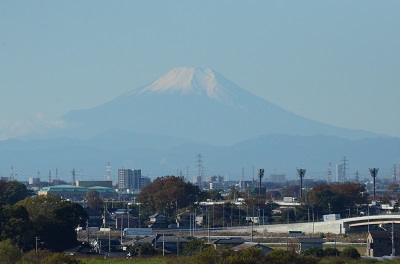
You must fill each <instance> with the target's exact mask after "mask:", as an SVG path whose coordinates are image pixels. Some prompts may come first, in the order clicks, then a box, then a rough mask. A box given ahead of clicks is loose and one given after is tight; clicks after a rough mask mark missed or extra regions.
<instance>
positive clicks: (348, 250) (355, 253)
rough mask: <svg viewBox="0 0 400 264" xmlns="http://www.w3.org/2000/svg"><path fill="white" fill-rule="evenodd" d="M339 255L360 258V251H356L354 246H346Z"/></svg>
mask: <svg viewBox="0 0 400 264" xmlns="http://www.w3.org/2000/svg"><path fill="white" fill-rule="evenodd" d="M341 255H342V256H343V257H346V258H353V259H357V258H360V253H358V250H357V249H356V248H355V247H346V248H345V249H344V250H343V251H342V254H341Z"/></svg>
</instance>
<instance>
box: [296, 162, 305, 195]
mask: <svg viewBox="0 0 400 264" xmlns="http://www.w3.org/2000/svg"><path fill="white" fill-rule="evenodd" d="M297 173H298V174H299V177H300V200H301V198H302V197H303V178H304V175H305V174H306V169H297Z"/></svg>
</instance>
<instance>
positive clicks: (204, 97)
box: [0, 67, 400, 180]
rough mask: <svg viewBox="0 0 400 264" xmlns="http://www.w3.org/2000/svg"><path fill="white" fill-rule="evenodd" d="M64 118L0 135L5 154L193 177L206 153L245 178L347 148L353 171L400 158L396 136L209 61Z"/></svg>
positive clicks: (28, 163)
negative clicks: (279, 93)
mask: <svg viewBox="0 0 400 264" xmlns="http://www.w3.org/2000/svg"><path fill="white" fill-rule="evenodd" d="M62 118H63V120H64V123H65V124H66V125H67V128H66V129H65V130H63V131H53V132H52V133H51V134H50V133H49V134H48V135H46V138H44V139H43V138H42V140H24V141H21V140H17V139H13V140H7V141H0V160H1V161H2V164H3V165H8V166H12V165H13V166H14V168H31V169H29V171H27V172H22V171H19V172H18V175H19V176H23V175H25V177H32V172H33V173H37V172H38V171H45V172H47V171H48V170H49V168H58V171H59V172H60V175H61V176H62V175H64V177H65V176H66V175H70V172H71V170H72V169H73V168H80V169H81V170H82V171H83V172H82V175H84V176H82V177H84V179H85V180H88V179H101V178H102V177H103V176H104V175H105V166H106V164H107V161H110V162H111V164H112V165H113V166H114V167H113V168H114V169H115V168H121V167H125V168H140V169H142V172H144V175H146V174H147V175H148V176H150V177H152V178H154V177H158V176H164V175H177V173H178V174H181V173H182V171H184V172H185V173H183V174H184V175H185V176H186V177H188V179H191V176H194V175H197V173H198V171H197V170H196V167H197V166H198V165H199V164H196V162H197V160H196V157H197V155H198V154H199V153H200V154H201V155H203V156H204V167H205V174H206V175H229V179H240V178H242V179H243V178H245V179H248V178H249V177H250V178H251V171H253V174H254V167H255V166H256V168H265V171H266V172H267V173H266V175H268V174H269V173H271V172H274V173H285V174H286V175H287V176H288V178H291V179H295V178H296V177H297V176H296V173H297V172H296V169H295V168H296V167H305V168H307V175H306V177H309V178H325V177H326V172H327V171H328V164H330V162H333V164H335V161H336V162H339V161H340V160H341V159H342V157H343V156H346V157H347V158H348V162H349V163H348V165H349V166H348V168H349V175H350V174H351V173H352V172H353V171H355V170H357V171H358V170H359V171H360V175H361V176H362V177H368V176H369V173H368V168H369V167H370V166H375V167H381V168H385V167H386V168H391V167H392V166H393V164H397V163H398V161H399V160H400V152H399V149H400V139H399V138H389V137H387V136H382V135H377V134H373V133H369V132H366V131H359V130H349V129H345V128H338V127H334V126H330V125H327V124H322V123H319V122H316V121H313V120H310V119H307V118H304V117H301V116H298V115H296V114H293V113H290V112H288V111H286V110H284V109H282V108H281V107H279V106H277V105H275V104H273V103H271V102H268V101H266V100H264V99H262V98H259V97H257V96H255V95H253V94H251V93H249V92H247V91H246V90H244V89H242V88H240V87H239V86H237V85H235V84H234V83H232V82H231V81H229V80H228V79H226V78H225V77H223V76H222V75H220V74H219V73H217V72H215V71H213V70H211V69H209V68H184V67H181V68H174V69H172V70H171V71H170V72H168V73H166V74H165V75H164V76H162V77H161V78H160V79H158V80H156V81H154V82H152V83H150V84H149V85H145V86H143V87H140V88H138V89H135V90H132V91H130V92H127V93H125V94H123V95H121V96H119V97H117V98H115V99H114V100H112V101H109V102H106V103H104V104H102V105H100V106H98V107H95V108H91V109H84V110H75V111H72V112H69V113H68V114H66V115H65V116H63V117H62ZM49 138H51V139H49ZM0 165H1V164H0ZM113 171H115V170H113ZM179 171H180V172H179ZM381 171H382V170H381ZM383 171H385V170H383ZM386 171H391V169H389V170H386ZM0 172H1V171H0ZM63 172H64V173H63ZM68 177H69V176H67V178H68ZM253 177H254V175H253ZM80 179H83V178H80ZM113 179H114V180H115V178H113Z"/></svg>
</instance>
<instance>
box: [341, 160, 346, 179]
mask: <svg viewBox="0 0 400 264" xmlns="http://www.w3.org/2000/svg"><path fill="white" fill-rule="evenodd" d="M346 162H347V160H346V157H343V159H342V182H346V181H347V177H346V170H347V163H346Z"/></svg>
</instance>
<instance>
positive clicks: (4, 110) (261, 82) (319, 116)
mask: <svg viewBox="0 0 400 264" xmlns="http://www.w3.org/2000/svg"><path fill="white" fill-rule="evenodd" d="M399 10H400V2H399V1H369V0H362V1H281V0H279V1H264V0H260V1H234V0H218V1H215V0H213V1H210V0H202V1H190V0H182V1H176V0H171V1H162V0H160V1H0V92H1V94H0V95H1V96H0V139H6V138H9V137H14V136H21V135H26V134H29V133H31V132H33V131H37V130H41V129H42V128H43V127H46V126H57V125H60V123H59V121H58V119H59V117H61V116H62V115H64V114H66V113H67V112H69V111H70V110H74V109H82V108H90V107H94V106H97V105H99V104H101V103H104V102H107V101H109V100H111V99H113V98H115V97H117V96H119V95H121V94H122V93H124V92H127V91H129V90H132V89H134V88H137V87H139V86H142V85H144V84H147V83H149V82H152V81H153V80H155V79H157V78H159V77H160V76H161V75H163V74H164V73H166V72H168V71H169V70H170V69H171V68H173V67H179V66H203V67H210V68H212V69H214V70H216V71H218V72H219V73H221V74H223V75H224V76H225V77H227V78H228V79H230V80H232V81H233V82H235V83H237V84H238V85H239V86H241V87H242V88H244V89H246V90H248V91H250V92H252V93H254V94H256V95H258V96H260V97H262V98H264V99H266V100H268V101H270V102H273V103H275V104H277V105H279V106H281V107H283V108H285V109H287V110H289V111H292V112H294V113H297V114H299V115H301V116H305V117H308V118H311V119H314V120H317V121H321V122H325V123H328V124H332V125H337V126H342V127H347V128H353V129H364V130H369V131H373V132H378V133H383V134H387V135H391V136H396V137H400V122H398V118H397V116H398V115H397V113H398V112H399V110H398V108H399V107H398V105H399V104H398V101H399V99H400V89H399V83H400V74H399V73H400V51H399V50H400V48H399V47H400V34H399V32H400V16H399V15H398V11H399ZM105 123H106V121H105Z"/></svg>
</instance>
